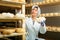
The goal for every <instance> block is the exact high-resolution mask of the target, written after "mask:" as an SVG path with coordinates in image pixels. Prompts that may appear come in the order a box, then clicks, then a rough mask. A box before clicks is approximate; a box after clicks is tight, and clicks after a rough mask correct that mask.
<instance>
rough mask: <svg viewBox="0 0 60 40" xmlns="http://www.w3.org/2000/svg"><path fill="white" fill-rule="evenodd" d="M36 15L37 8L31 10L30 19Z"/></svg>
mask: <svg viewBox="0 0 60 40" xmlns="http://www.w3.org/2000/svg"><path fill="white" fill-rule="evenodd" d="M37 13H38V9H37V8H34V9H32V11H31V15H32V17H36V16H37Z"/></svg>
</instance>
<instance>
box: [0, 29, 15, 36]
mask: <svg viewBox="0 0 60 40" xmlns="http://www.w3.org/2000/svg"><path fill="white" fill-rule="evenodd" d="M14 32H15V29H3V30H2V31H1V34H3V35H9V34H12V33H14Z"/></svg>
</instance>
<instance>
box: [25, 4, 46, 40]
mask: <svg viewBox="0 0 60 40" xmlns="http://www.w3.org/2000/svg"><path fill="white" fill-rule="evenodd" d="M39 14H40V8H39V7H38V6H37V5H34V6H33V7H32V11H31V17H30V18H27V19H26V32H27V33H28V34H27V35H26V40H40V39H39V38H38V32H40V33H42V34H44V33H45V32H46V27H45V23H44V21H45V19H44V18H42V20H40V21H37V17H38V16H39Z"/></svg>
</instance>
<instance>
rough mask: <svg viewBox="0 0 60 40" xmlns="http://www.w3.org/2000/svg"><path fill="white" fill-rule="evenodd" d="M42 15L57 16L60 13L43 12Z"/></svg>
mask: <svg viewBox="0 0 60 40" xmlns="http://www.w3.org/2000/svg"><path fill="white" fill-rule="evenodd" d="M40 16H43V17H57V16H60V13H43V14H41V15H40Z"/></svg>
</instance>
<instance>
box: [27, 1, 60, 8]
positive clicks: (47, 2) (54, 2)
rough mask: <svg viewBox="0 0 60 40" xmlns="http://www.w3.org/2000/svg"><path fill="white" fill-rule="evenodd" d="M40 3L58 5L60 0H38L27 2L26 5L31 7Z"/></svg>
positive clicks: (42, 4)
mask: <svg viewBox="0 0 60 40" xmlns="http://www.w3.org/2000/svg"><path fill="white" fill-rule="evenodd" d="M35 4H37V5H39V6H49V5H50V6H51V5H57V4H60V0H50V1H48V0H45V1H43V2H36V3H30V4H26V7H31V6H33V5H35Z"/></svg>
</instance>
